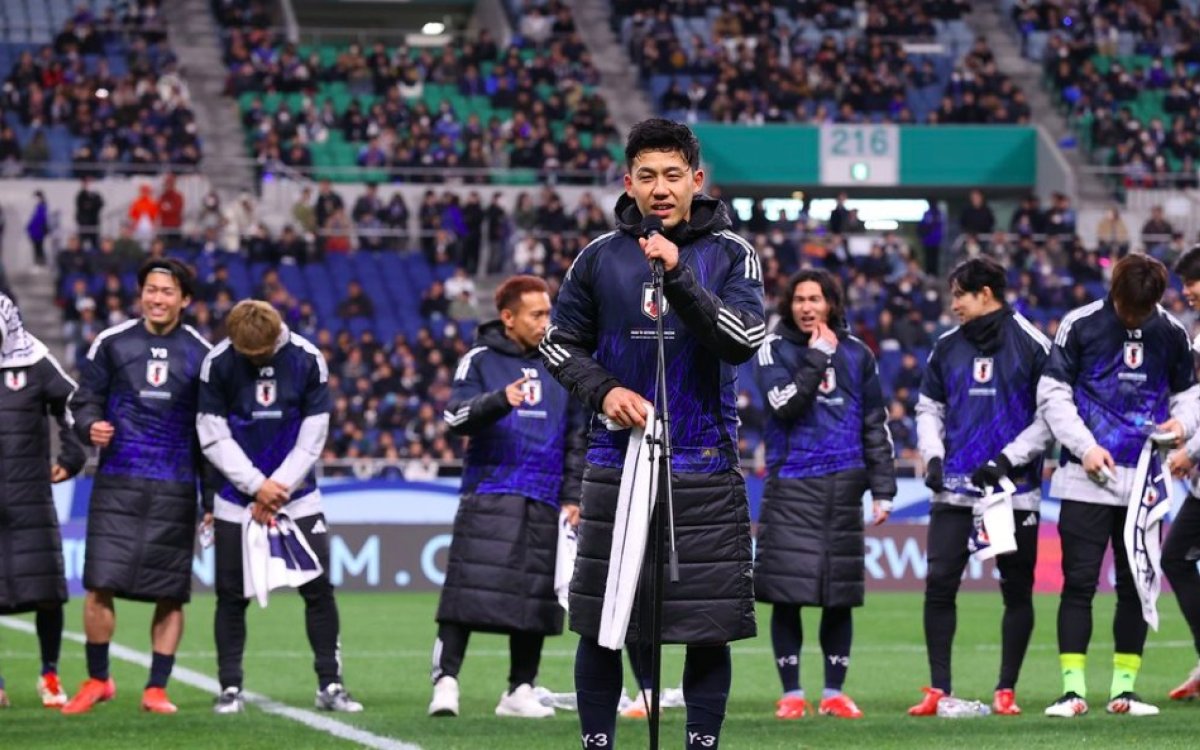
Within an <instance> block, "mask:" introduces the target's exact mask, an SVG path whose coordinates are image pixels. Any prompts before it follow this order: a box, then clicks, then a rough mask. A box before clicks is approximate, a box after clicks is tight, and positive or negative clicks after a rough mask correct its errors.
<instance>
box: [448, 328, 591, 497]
mask: <svg viewBox="0 0 1200 750" xmlns="http://www.w3.org/2000/svg"><path fill="white" fill-rule="evenodd" d="M522 377H527V378H528V380H527V381H526V382H525V383H524V385H523V386H522V392H523V394H524V400H523V401H522V402H521V403H520V404H519V405H518V406H516V407H515V408H514V407H512V406H510V405H509V403H508V399H507V397H506V396H505V393H504V390H505V388H507V387H508V385H509V384H511V383H513V382H514V381H517V380H520V379H521V378H522ZM581 420H582V406H581V405H580V404H579V403H578V402H577V401H575V400H574V399H572V398H571V395H570V394H569V393H567V390H566V389H565V388H563V386H562V385H560V384H559V382H558V381H557V380H555V379H554V378H553V377H552V376H551V375H550V373H549V372H548V371H547V370H546V365H545V363H544V362H543V361H542V358H541V356H540V355H539V354H538V352H537V350H533V351H529V352H524V351H521V349H520V347H519V346H518V345H517V344H516V343H515V342H513V341H511V340H510V339H508V338H507V337H506V336H505V335H504V329H503V324H501V323H500V322H499V321H494V322H492V323H487V324H485V325H483V326H481V327H480V329H479V336H478V337H477V340H476V346H475V347H474V348H473V349H471V350H470V351H468V352H467V353H466V354H465V355H463V358H462V359H461V360H460V361H459V363H458V367H457V369H456V370H455V373H454V390H453V394H452V395H451V397H450V403H449V404H448V405H447V407H446V413H445V421H446V424H447V425H449V426H450V429H451V430H452V431H453V432H456V433H458V434H462V435H469V436H470V442H469V443H468V445H467V452H466V460H465V465H464V468H463V481H462V491H463V493H464V494H465V493H469V492H470V493H476V494H496V495H521V496H523V497H527V498H531V499H533V500H537V501H539V502H543V503H547V504H549V505H553V506H556V507H557V506H558V505H559V499H560V491H561V490H562V486H563V476H564V465H565V457H566V454H567V451H568V449H569V445H568V444H569V434H568V433H569V432H570V431H571V430H572V429H573V425H574V427H576V428H577V426H578V424H579V422H580V421H581Z"/></svg>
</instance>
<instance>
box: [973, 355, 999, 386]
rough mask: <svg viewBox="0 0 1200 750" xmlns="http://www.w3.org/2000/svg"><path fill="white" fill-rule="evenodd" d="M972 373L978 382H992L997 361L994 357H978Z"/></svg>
mask: <svg viewBox="0 0 1200 750" xmlns="http://www.w3.org/2000/svg"><path fill="white" fill-rule="evenodd" d="M971 374H972V375H974V377H975V382H976V383H990V382H992V378H993V377H995V374H996V361H995V359H993V358H992V357H976V358H975V366H974V367H973V368H971Z"/></svg>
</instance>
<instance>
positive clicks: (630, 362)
mask: <svg viewBox="0 0 1200 750" xmlns="http://www.w3.org/2000/svg"><path fill="white" fill-rule="evenodd" d="M616 218H617V229H616V231H613V232H609V233H608V234H605V235H602V236H600V237H598V238H597V239H596V240H595V241H593V242H592V243H591V244H590V245H588V246H587V247H586V248H584V249H583V250H582V251H581V252H580V254H579V256H578V257H577V258H576V259H575V262H574V263H573V264H572V266H571V269H570V270H569V271H568V272H567V276H566V278H565V279H564V281H563V286H562V289H561V290H560V291H559V295H558V301H557V305H556V307H555V311H554V317H553V324H552V325H551V326H550V329H549V330H548V331H547V332H546V337H545V338H544V339H543V340H542V344H541V351H542V354H543V356H545V358H546V362H547V365H548V367H549V370H550V372H551V374H552V375H554V377H556V378H557V379H558V380H559V382H561V383H562V384H563V385H564V386H566V387H567V388H568V389H569V390H570V391H571V393H572V394H574V395H575V396H576V397H577V398H579V399H580V400H582V401H583V402H584V403H585V404H587V405H588V406H589V407H590V408H591V410H592V411H595V412H598V413H603V404H604V398H605V396H607V395H608V392H609V391H611V390H612V389H613V388H616V387H618V386H622V387H625V388H629V389H630V390H633V391H634V392H636V393H638V394H641V395H642V396H643V397H645V398H646V399H647V400H649V401H653V400H654V396H655V390H656V386H655V371H656V363H657V348H656V343H655V325H656V320H657V317H658V314H659V311H658V310H657V309H656V306H655V303H654V286H653V283H652V280H651V272H650V264H649V263H647V262H646V260H645V255H644V254H643V252H642V249H641V247H640V246H639V244H638V238H639V236H640V234H641V225H642V215H641V213H640V212H639V211H638V208H637V205H636V204H635V203H634V201H633V199H631V198H629V197H628V196H622V197H621V199H620V200H618V201H617V205H616ZM664 234H665V236H666V237H667V239H669V240H671V241H672V242H674V243H675V244H676V245H677V246H678V247H679V263H678V265H676V267H675V268H673V269H671V270H670V271H668V272H667V273H666V274H665V275H664V282H663V294H664V297H665V302H666V309H665V310H663V311H662V312H663V314H664V316H665V317H664V320H663V325H664V331H665V335H666V347H665V348H666V361H667V383H668V389H669V391H670V393H669V394H668V396H669V399H668V405H669V407H670V410H671V439H672V443H673V449H674V455H673V463H672V466H673V468H674V470H675V471H677V472H718V471H724V470H727V469H729V468H732V467H736V466H737V465H738V456H737V426H738V416H737V388H736V385H737V365H738V364H740V363H742V362H745V361H746V360H748V359H749V358H750V357H751V356H752V355H753V354H754V352H755V350H756V349H758V347H759V345H760V344H761V343H762V341H763V339H764V338H766V324H765V322H764V320H763V284H762V269H761V267H760V265H759V260H758V256H757V254H756V253H755V252H754V248H753V247H752V246H751V245H750V244H749V243H748V242H746V241H745V240H744V239H742V238H741V237H739V236H738V235H736V234H734V233H733V232H732V231H730V221H729V215H728V213H727V212H726V209H725V205H724V204H723V203H721V202H720V201H717V200H715V199H713V198H710V197H708V196H705V195H697V196H696V197H695V198H694V199H693V201H692V209H691V218H690V220H689V221H687V222H683V223H681V224H679V225H677V226H675V227H672V228H671V229H670V230H668V231H666V232H665V233H664ZM628 440H629V432H628V431H627V430H623V431H610V430H608V429H607V428H606V427H605V426H604V425H603V424H602V423H601V422H600V421H599V420H597V421H596V422H595V423H594V424H593V427H592V431H591V439H590V450H589V451H588V462H589V463H593V464H597V465H600V466H606V467H610V468H619V467H620V466H621V465H622V464H623V462H624V454H625V446H626V444H627V442H628Z"/></svg>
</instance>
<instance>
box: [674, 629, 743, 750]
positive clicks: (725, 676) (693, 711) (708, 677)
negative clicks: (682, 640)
mask: <svg viewBox="0 0 1200 750" xmlns="http://www.w3.org/2000/svg"><path fill="white" fill-rule="evenodd" d="M732 679H733V667H732V666H731V664H730V660H729V646H688V649H687V657H686V659H685V660H684V664H683V699H684V701H686V702H687V726H686V731H685V734H684V737H685V743H684V747H686V748H689V750H690V749H691V748H696V749H697V750H699V748H704V749H705V750H712V748H716V747H717V746H718V743H719V741H720V738H721V724H723V723H724V722H725V704H726V703H727V702H728V701H729V683H730V682H731V681H732Z"/></svg>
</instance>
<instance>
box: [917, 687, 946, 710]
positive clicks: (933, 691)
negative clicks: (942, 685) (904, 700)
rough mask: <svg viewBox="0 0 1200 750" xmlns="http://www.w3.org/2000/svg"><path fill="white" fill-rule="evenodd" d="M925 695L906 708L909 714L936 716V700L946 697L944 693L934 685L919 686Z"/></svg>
mask: <svg viewBox="0 0 1200 750" xmlns="http://www.w3.org/2000/svg"><path fill="white" fill-rule="evenodd" d="M921 689H922V690H923V691H925V697H924V698H922V699H921V702H920V703H918V704H917V705H915V706H913V707H911V708H909V709H908V715H909V716H937V706H938V702H939V701H940V700H941V699H942V698H945V697H946V693H944V692H943V691H942V690H940V689H938V688H935V687H927V688H921Z"/></svg>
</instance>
